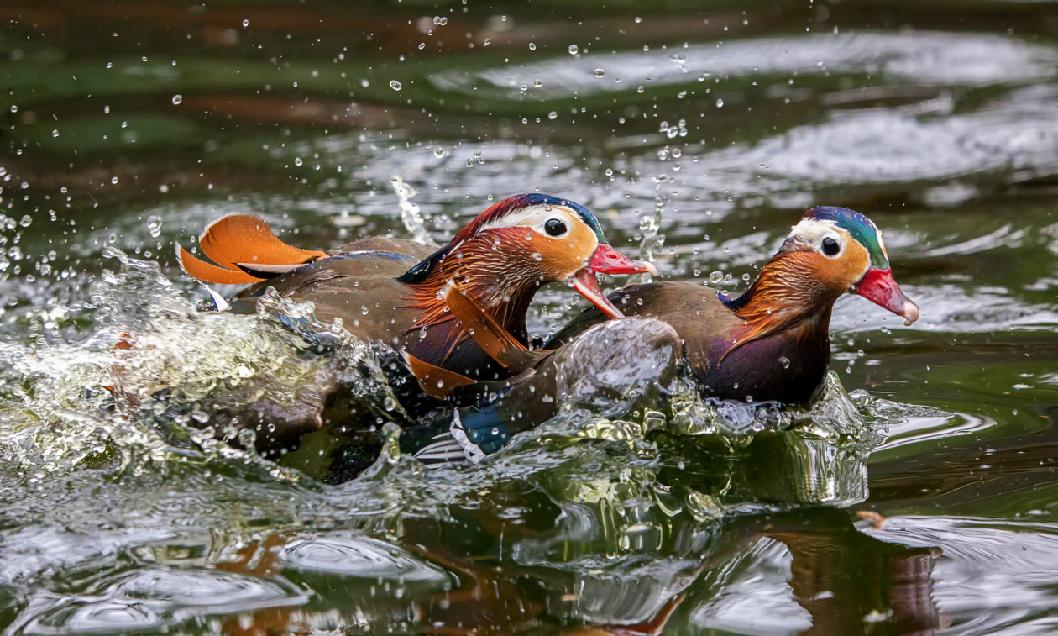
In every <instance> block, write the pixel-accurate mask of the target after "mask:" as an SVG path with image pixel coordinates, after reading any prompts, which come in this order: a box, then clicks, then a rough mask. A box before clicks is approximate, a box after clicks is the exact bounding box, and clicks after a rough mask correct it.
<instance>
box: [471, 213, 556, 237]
mask: <svg viewBox="0 0 1058 636" xmlns="http://www.w3.org/2000/svg"><path fill="white" fill-rule="evenodd" d="M573 215H574V213H573V211H572V210H570V209H569V208H567V207H565V206H562V205H531V206H529V207H527V208H522V209H521V210H518V211H517V212H512V213H510V214H508V215H506V216H504V217H502V218H499V219H496V220H495V221H489V222H488V223H486V224H485V225H482V226H481V229H480V230H478V232H484V231H486V230H498V229H503V228H512V227H528V228H530V229H532V230H534V231H536V232H538V233H540V234H543V235H544V236H547V237H548V238H561V237H562V236H565V235H566V234H569V228H570V227H571V226H572V224H573V222H574V216H573ZM556 218H557V219H560V220H562V221H563V222H565V224H566V228H567V230H566V232H565V233H564V234H561V235H559V237H553V236H551V235H549V234H548V233H547V232H546V231H545V230H544V225H545V224H547V221H548V219H556Z"/></svg>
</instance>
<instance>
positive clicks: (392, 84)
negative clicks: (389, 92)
mask: <svg viewBox="0 0 1058 636" xmlns="http://www.w3.org/2000/svg"><path fill="white" fill-rule="evenodd" d="M389 87H390V88H392V89H393V90H395V91H399V90H400V89H401V83H400V82H398V81H397V80H389Z"/></svg>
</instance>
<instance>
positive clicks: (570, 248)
mask: <svg viewBox="0 0 1058 636" xmlns="http://www.w3.org/2000/svg"><path fill="white" fill-rule="evenodd" d="M574 228H575V229H574V230H572V231H571V232H570V234H568V235H566V236H565V237H562V238H557V239H553V238H547V237H544V236H540V235H539V234H538V235H536V236H534V237H533V240H532V241H531V242H530V246H531V249H532V250H533V251H534V252H535V253H536V254H539V255H540V269H541V270H543V272H544V274H545V275H546V276H547V277H548V278H549V279H550V280H554V281H560V280H565V278H566V277H567V276H569V275H570V274H572V273H574V272H576V271H577V270H579V269H581V268H582V267H584V265H585V264H586V263H587V262H588V259H590V258H591V255H592V253H593V252H594V251H595V247H596V245H597V242H596V240H595V235H594V234H592V233H591V232H587V234H588V236H587V237H585V236H583V234H584V233H583V232H578V231H577V229H579V228H576V226H574Z"/></svg>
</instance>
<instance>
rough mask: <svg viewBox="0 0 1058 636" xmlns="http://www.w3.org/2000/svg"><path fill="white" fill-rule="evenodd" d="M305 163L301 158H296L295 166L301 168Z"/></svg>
mask: <svg viewBox="0 0 1058 636" xmlns="http://www.w3.org/2000/svg"><path fill="white" fill-rule="evenodd" d="M303 163H305V162H304V161H302V160H301V157H294V165H295V166H297V167H299V168H300V167H301V164H303Z"/></svg>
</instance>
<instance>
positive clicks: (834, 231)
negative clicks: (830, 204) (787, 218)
mask: <svg viewBox="0 0 1058 636" xmlns="http://www.w3.org/2000/svg"><path fill="white" fill-rule="evenodd" d="M790 236H791V237H797V238H799V239H801V241H802V242H804V243H807V244H809V245H811V246H813V247H814V248H815V249H816V250H817V251H819V253H820V254H823V255H824V256H829V257H831V258H833V257H834V256H837V255H838V254H841V253H842V252H843V251H844V250H845V239H846V237H847V236H848V234H847V233H846V232H845V231H844V230H842V229H841V228H839V227H838V226H837V224H836V223H834V222H833V221H821V220H818V219H802V220H801V222H800V223H798V224H797V225H795V226H794V227H793V229H792V230H791V231H790ZM826 238H832V239H834V240H835V241H837V242H838V248H839V249H838V251H837V254H825V253H824V252H823V239H826Z"/></svg>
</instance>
